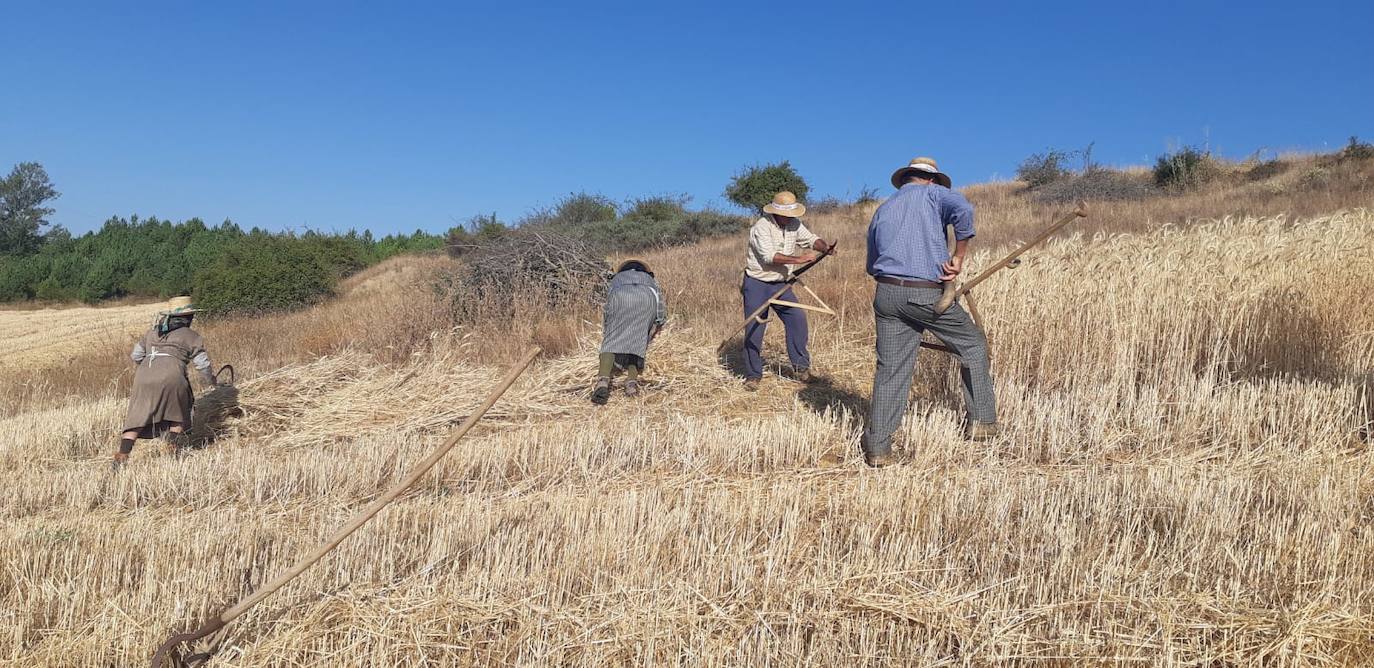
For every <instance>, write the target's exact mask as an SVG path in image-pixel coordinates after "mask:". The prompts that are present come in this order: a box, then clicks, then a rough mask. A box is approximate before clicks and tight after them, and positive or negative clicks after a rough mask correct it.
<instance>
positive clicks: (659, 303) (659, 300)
mask: <svg viewBox="0 0 1374 668" xmlns="http://www.w3.org/2000/svg"><path fill="white" fill-rule="evenodd" d="M649 289H650V290H653V291H654V302H655V305H656V307H657V309H658V311H657V312H656V314H655V315H654V323H655V324H657V325H658V326H660V327H662V326H663V324H664V323H666V322H668V303H667V302H666V301H665V300H664V299H663V291H662V290H660V289H658V286H657V285H651V286H649Z"/></svg>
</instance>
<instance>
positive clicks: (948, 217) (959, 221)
mask: <svg viewBox="0 0 1374 668" xmlns="http://www.w3.org/2000/svg"><path fill="white" fill-rule="evenodd" d="M940 218H941V219H942V220H943V221H944V223H945V224H946V225H949V226H951V227H953V228H954V239H955V240H956V241H963V240H965V239H972V238H973V236H974V231H973V205H972V204H970V203H969V201H968V198H966V197H964V196H963V195H961V194H959V193H957V192H954V191H953V190H948V189H942V190H941V192H940Z"/></svg>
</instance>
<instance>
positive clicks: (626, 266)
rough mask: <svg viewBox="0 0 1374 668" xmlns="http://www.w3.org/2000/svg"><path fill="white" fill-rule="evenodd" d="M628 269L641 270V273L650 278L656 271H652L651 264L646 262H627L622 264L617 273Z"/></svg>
mask: <svg viewBox="0 0 1374 668" xmlns="http://www.w3.org/2000/svg"><path fill="white" fill-rule="evenodd" d="M636 265H637V266H636ZM627 269H639V270H640V271H642V272H644V273H646V274H648V275H650V276H653V275H654V270H652V269H650V268H649V263H648V262H645V261H644V260H626V261H624V262H621V263H620V266H619V267H618V268H616V270H615V273H617V274H619V273H620V272H622V271H625V270H627Z"/></svg>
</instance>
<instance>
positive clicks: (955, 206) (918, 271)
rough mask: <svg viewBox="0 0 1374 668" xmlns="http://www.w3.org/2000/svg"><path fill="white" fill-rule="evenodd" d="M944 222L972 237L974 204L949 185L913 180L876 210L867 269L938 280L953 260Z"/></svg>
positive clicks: (873, 272)
mask: <svg viewBox="0 0 1374 668" xmlns="http://www.w3.org/2000/svg"><path fill="white" fill-rule="evenodd" d="M945 227H953V228H954V238H955V239H956V240H959V241H962V240H964V239H971V238H973V205H972V204H969V201H968V199H966V198H965V197H964V196H963V195H960V194H959V193H957V192H954V191H953V190H950V189H949V188H946V187H944V186H941V185H935V184H918V183H908V184H907V185H904V186H902V189H901V190H898V191H897V194H896V195H893V196H892V197H890V198H888V200H887V201H886V202H883V205H882V206H880V207H878V210H877V211H875V212H873V221H872V222H871V223H869V225H868V263H867V267H868V273H869V275H870V276H875V277H876V276H892V277H895V278H905V279H909V280H920V281H939V280H940V275H941V274H943V273H944V272H943V271H941V269H940V265H942V264H944V263H946V262H949V245H948V242H947V241H946V240H945Z"/></svg>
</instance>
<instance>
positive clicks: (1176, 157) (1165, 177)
mask: <svg viewBox="0 0 1374 668" xmlns="http://www.w3.org/2000/svg"><path fill="white" fill-rule="evenodd" d="M1219 173H1220V170H1219V169H1218V166H1217V162H1216V160H1215V159H1214V158H1213V157H1212V154H1211V152H1209V151H1206V150H1204V149H1200V148H1196V147H1193V146H1185V147H1183V148H1181V149H1179V150H1177V151H1174V152H1173V153H1166V154H1164V155H1161V156H1159V159H1158V160H1156V161H1155V168H1154V177H1155V184H1156V185H1159V186H1161V187H1165V188H1173V189H1175V190H1189V189H1192V188H1197V187H1199V186H1202V185H1204V184H1206V183H1207V182H1209V181H1211V180H1212V179H1214V178H1216V176H1217V175H1218V174H1219Z"/></svg>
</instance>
